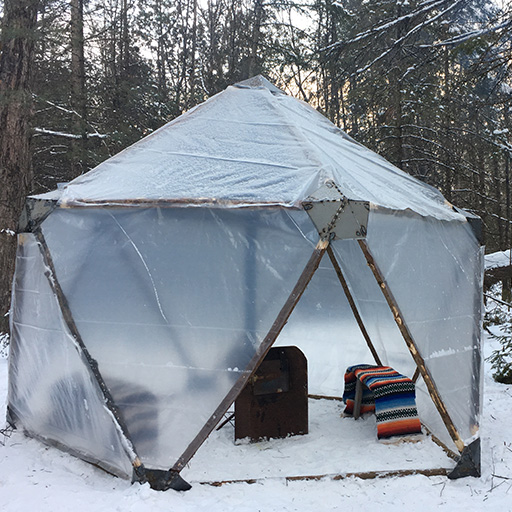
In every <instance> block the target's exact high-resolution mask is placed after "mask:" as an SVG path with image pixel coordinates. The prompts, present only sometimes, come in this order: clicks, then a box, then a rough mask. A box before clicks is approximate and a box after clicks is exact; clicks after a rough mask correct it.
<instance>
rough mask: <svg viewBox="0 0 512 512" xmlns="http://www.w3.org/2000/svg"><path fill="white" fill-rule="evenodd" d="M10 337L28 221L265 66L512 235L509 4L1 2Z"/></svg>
mask: <svg viewBox="0 0 512 512" xmlns="http://www.w3.org/2000/svg"><path fill="white" fill-rule="evenodd" d="M0 29H1V33H0V45H1V46H0V333H2V332H7V330H8V322H7V319H8V317H7V311H8V308H9V301H10V285H11V280H12V271H13V265H14V251H15V236H14V235H15V232H16V229H17V219H18V217H19V214H20V212H21V209H22V208H23V203H24V198H25V196H26V195H27V194H29V193H40V192H45V191H49V190H52V189H55V188H57V186H58V185H59V184H61V183H65V182H68V181H70V180H71V179H73V178H75V177H76V176H78V175H80V174H82V173H84V172H86V171H88V170H90V169H91V168H93V167H94V166H95V165H97V164H98V163H100V162H102V161H103V160H105V159H106V158H108V157H109V156H111V155H113V154H115V153H117V152H118V151H120V150H122V149H123V148H125V147H127V146H128V145H130V144H132V143H133V142H135V141H137V140H139V139H140V138H141V137H143V136H145V135H148V134H149V133H151V132H152V131H153V130H155V129H156V128H158V127H160V126H161V125H162V124H164V123H166V122H167V121H170V120H171V119H173V118H175V117H177V116H179V115H180V114H181V113H183V112H184V111H186V110H188V109H189V108H191V107H193V106H194V105H196V104H198V103H200V102H202V101H204V100H205V99H207V98H208V97H210V96H212V95H213V94H216V93H217V92H219V91H221V90H223V89H224V88H225V87H227V86H228V85H230V84H232V83H235V82H238V81H240V80H243V79H246V78H249V77H251V76H254V75H256V74H263V75H265V76H266V77H267V78H269V79H270V80H271V81H272V82H273V83H275V84H276V85H277V86H278V87H280V88H281V89H283V90H284V91H286V92H287V93H288V94H291V95H294V96H296V97H299V98H300V99H302V100H304V101H306V102H308V103H310V104H311V105H313V106H314V107H315V108H317V109H318V110H319V111H320V112H322V113H323V114H324V115H325V116H327V117H328V118H329V119H330V120H331V121H333V122H334V123H335V124H336V125H337V126H339V127H340V128H342V129H343V130H345V131H346V132H347V133H348V134H349V135H351V136H352V137H353V138H355V139H356V140H357V141H358V142H360V143H362V144H364V145H366V146H368V147H369V148H371V149H373V150H374V151H376V152H378V153H379V154H381V155H382V156H384V157H385V158H387V159H388V160H390V161H391V162H392V163H394V164H395V165H397V166H398V167H400V168H401V169H403V170H404V171H406V172H407V173H409V174H411V175H412V176H414V177H416V178H419V179H420V180H422V181H424V182H426V183H429V184H431V185H433V186H435V187H437V188H439V189H440V190H441V191H442V193H443V194H444V196H445V197H446V199H447V200H448V201H450V202H452V203H453V204H455V205H456V206H458V207H461V208H465V209H467V210H469V211H470V212H473V213H475V214H476V215H479V216H480V217H481V218H482V220H483V225H484V232H485V241H486V246H487V251H488V252H493V251H497V250H504V249H506V248H509V247H510V246H511V244H512V241H511V237H512V231H511V222H512V205H511V195H512V191H511V186H512V184H511V176H510V174H511V158H512V135H511V134H512V76H511V74H512V69H511V62H512V3H511V2H510V1H509V0H508V1H507V0H494V1H490V0H338V1H333V0H303V1H293V0H0Z"/></svg>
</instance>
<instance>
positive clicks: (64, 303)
mask: <svg viewBox="0 0 512 512" xmlns="http://www.w3.org/2000/svg"><path fill="white" fill-rule="evenodd" d="M34 236H35V238H36V240H37V242H38V245H39V249H40V252H41V255H42V257H43V262H44V264H45V265H46V267H47V268H48V270H47V271H46V272H45V276H46V278H47V279H48V283H49V284H50V287H51V289H52V291H53V293H54V294H55V297H56V298H57V302H58V304H59V308H60V310H61V313H62V317H63V319H64V322H65V324H66V326H67V328H68V329H69V332H70V333H71V336H72V337H73V339H74V340H75V344H76V345H75V346H76V348H77V351H78V353H79V356H80V357H81V358H82V360H83V361H84V363H85V366H86V368H88V370H89V372H90V374H91V375H92V377H93V379H94V380H95V381H96V382H97V383H98V386H99V388H100V390H101V392H102V394H103V397H104V399H105V405H106V407H107V408H108V409H109V411H110V412H111V414H112V417H113V419H114V421H115V422H116V423H117V426H118V427H119V429H120V430H121V432H122V434H123V435H124V437H125V439H126V442H125V445H126V446H125V447H124V448H125V452H126V454H127V455H128V457H129V458H130V461H131V463H132V466H133V467H134V468H136V469H137V468H140V467H142V462H141V460H140V458H139V456H138V455H137V452H136V451H135V446H134V444H133V441H132V439H131V436H130V432H129V430H128V427H127V426H126V424H125V422H124V420H123V418H122V415H121V413H120V411H119V409H118V407H117V405H116V403H115V401H114V399H113V397H112V394H111V393H110V390H109V389H108V386H107V385H106V383H105V381H104V379H103V376H102V375H101V373H100V371H99V368H98V363H97V361H96V360H95V359H94V358H93V357H92V356H91V354H90V353H89V350H88V349H87V347H86V345H85V343H84V341H83V338H82V335H81V334H80V331H79V330H78V327H77V325H76V323H75V320H74V318H73V313H72V312H71V308H70V307H69V303H68V300H67V298H66V295H65V294H64V291H63V290H62V287H61V286H60V283H59V280H58V278H57V272H56V270H55V265H54V263H53V258H52V256H51V253H50V249H49V247H48V244H47V243H46V239H45V237H44V235H43V232H42V231H41V229H40V228H37V229H36V230H35V231H34Z"/></svg>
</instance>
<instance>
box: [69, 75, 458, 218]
mask: <svg viewBox="0 0 512 512" xmlns="http://www.w3.org/2000/svg"><path fill="white" fill-rule="evenodd" d="M326 180H333V181H334V182H335V183H336V184H337V186H338V187H339V189H340V191H341V192H342V193H343V194H344V195H345V196H346V197H347V198H349V199H354V200H363V201H370V202H372V203H374V204H376V205H380V206H384V207H387V208H392V209H400V210H405V209H411V210H413V211H415V212H417V213H419V214H420V215H425V216H433V217H436V218H438V219H456V218H459V219H462V216H461V215H460V214H459V213H456V212H455V211H454V210H453V209H452V208H451V206H450V205H449V204H448V203H447V202H446V201H445V199H444V198H443V197H442V195H441V194H440V193H439V191H438V190H436V189H434V188H432V187H430V186H429V185H426V184H425V183H422V182H420V181H418V180H416V179H414V178H412V177H411V176H409V175H408V174H406V173H405V172H403V171H401V170H400V169H398V168H396V167H394V166H393V165H392V164H390V163H389V162H387V161H386V160H384V159H383V158H381V157H380V156H379V155H377V154H376V153H373V152H372V151H370V150H369V149H367V148H365V147H363V146H361V145H360V144H358V143H356V142H355V141H353V140H352V139H351V138H350V137H348V136H347V135H346V134H345V133H343V132H342V131H341V130H340V129H339V128H337V127H336V126H334V125H333V124H332V123H331V122H330V121H328V120H327V119H326V118H325V117H323V116H322V115H321V114H319V113H318V112H317V111H316V110H315V109H314V108H312V107H310V106H309V105H307V104H306V103H303V102H301V101H299V100H297V99H295V98H292V97H290V96H287V95H286V94H284V93H280V92H276V89H275V87H272V86H269V85H268V82H267V83H266V84H265V82H264V81H263V80H254V81H253V82H251V83H246V84H242V85H240V86H232V87H228V88H227V89H226V90H225V91H223V92H221V93H219V94H217V95H216V96H214V97H212V98H210V99H209V100H208V101H206V102H204V103H202V104H201V105H199V106H197V107H195V108H194V109H192V110H190V111H189V112H187V113H185V114H183V115H182V116H180V117H178V118H177V119H175V120H174V121H171V122H170V123H168V124H167V125H165V126H163V127H162V128H160V129H159V130H157V131H156V132H154V133H153V134H151V135H149V136H148V137H146V138H144V139H142V140H141V141H140V142H138V143H136V144H134V145H132V146H130V147H129V148H127V149H125V150H124V151H122V152H121V153H119V154H118V155H116V156H114V157H112V158H110V159H108V160H107V161H105V162H103V163H102V164H100V165H99V166H98V167H96V168H95V169H93V170H92V171H90V172H88V173H86V174H85V175H83V176H80V177H78V178H77V179H75V180H73V181H72V182H71V183H69V184H68V185H67V186H66V187H64V188H63V190H62V196H61V202H62V203H64V204H66V203H84V202H85V203H89V204H90V203H95V202H101V203H111V204H116V202H122V201H129V202H131V203H133V202H135V201H137V200H140V201H142V202H147V201H155V200H163V201H167V200H173V201H182V202H183V204H184V205H185V206H189V205H194V204H198V203H199V204H200V203H201V202H203V201H205V200H206V201H219V202H221V203H222V201H229V204H230V205H238V206H244V205H248V204H255V203H256V204H257V203H261V204H279V205H283V206H292V205H297V204H299V203H300V202H301V201H303V200H304V199H306V198H307V197H308V196H309V195H310V194H312V193H313V192H315V191H316V190H317V189H318V188H320V187H321V186H322V185H323V184H324V183H325V181H326Z"/></svg>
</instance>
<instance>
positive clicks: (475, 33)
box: [420, 20, 512, 48]
mask: <svg viewBox="0 0 512 512" xmlns="http://www.w3.org/2000/svg"><path fill="white" fill-rule="evenodd" d="M511 27H512V20H506V21H503V22H502V23H500V24H499V25H496V26H493V27H487V28H484V29H481V30H472V31H471V32H466V33H464V34H459V35H458V36H455V37H452V38H450V39H447V40H446V41H439V42H438V43H434V44H432V45H420V48H425V47H430V46H454V45H457V44H461V43H464V42H466V41H469V40H470V39H474V38H475V37H482V36H486V35H487V34H492V33H494V32H498V31H499V30H501V29H510V28H511Z"/></svg>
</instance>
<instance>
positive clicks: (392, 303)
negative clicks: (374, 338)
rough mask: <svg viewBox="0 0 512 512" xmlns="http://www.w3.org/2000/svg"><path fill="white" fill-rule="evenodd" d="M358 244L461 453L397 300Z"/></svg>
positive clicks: (362, 244)
mask: <svg viewBox="0 0 512 512" xmlns="http://www.w3.org/2000/svg"><path fill="white" fill-rule="evenodd" d="M358 242H359V246H360V247H361V250H362V251H363V254H364V256H365V258H366V261H367V263H368V266H369V267H370V269H371V271H372V272H373V275H374V276H375V279H376V280H377V283H378V284H379V288H380V290H381V292H382V293H383V295H384V297H385V299H386V302H387V303H388V306H389V307H390V309H391V312H392V313H393V318H394V319H395V322H396V324H397V326H398V329H399V330H400V333H401V334H402V336H403V338H404V340H405V343H406V344H407V347H408V348H409V351H410V353H411V355H412V357H413V359H414V362H415V363H416V366H417V367H418V369H419V371H420V373H421V376H422V377H423V380H424V381H425V384H426V386H427V389H428V392H429V394H430V397H431V398H432V401H433V402H434V405H435V406H436V408H437V410H438V411H439V414H440V415H441V418H442V420H443V422H444V424H445V426H446V429H447V430H448V432H449V434H450V437H451V438H452V439H453V442H454V443H455V446H456V447H457V449H458V450H459V452H461V453H462V451H463V450H464V441H463V440H462V439H461V437H460V435H459V433H458V432H457V429H456V428H455V425H454V423H453V421H452V419H451V418H450V415H449V413H448V410H447V409H446V406H445V405H444V402H443V400H442V399H441V396H440V395H439V392H438V391H437V387H436V385H435V383H434V381H433V379H432V377H431V376H430V374H429V372H428V370H427V367H426V366H425V361H424V359H423V357H422V356H421V355H420V353H419V352H418V349H417V347H416V343H415V342H414V339H413V337H412V335H411V332H410V331H409V328H408V327H407V324H406V323H405V320H404V317H403V315H402V313H401V311H400V308H399V306H398V303H397V301H396V300H395V298H394V297H393V294H392V293H391V290H390V289H389V287H388V285H387V283H386V281H385V279H384V276H383V274H382V272H381V271H380V269H379V268H378V266H377V263H376V262H375V260H374V258H373V256H372V254H371V252H370V249H369V247H368V244H367V243H366V240H358Z"/></svg>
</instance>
